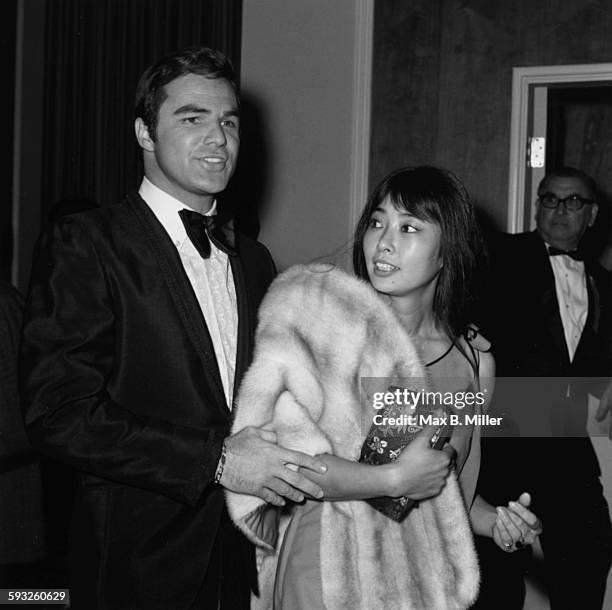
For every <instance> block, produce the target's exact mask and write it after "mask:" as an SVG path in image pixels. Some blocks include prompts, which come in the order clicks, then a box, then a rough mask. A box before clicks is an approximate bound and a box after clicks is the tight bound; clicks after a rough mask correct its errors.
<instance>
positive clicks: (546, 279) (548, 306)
mask: <svg viewBox="0 0 612 610" xmlns="http://www.w3.org/2000/svg"><path fill="white" fill-rule="evenodd" d="M531 235H533V236H534V244H533V246H534V249H535V250H534V252H533V256H532V257H529V259H528V261H530V263H529V264H531V265H532V266H533V265H538V270H537V275H536V285H537V286H539V293H538V294H539V300H540V302H539V303H536V310H535V311H541V312H542V316H543V319H544V323H545V325H546V328H547V330H548V333H549V335H550V339H551V343H552V345H553V346H554V351H555V352H556V353H558V354H563V355H564V359H566V360H567V364H569V351H568V348H567V342H566V341H565V332H564V330H563V322H562V321H561V314H560V313H559V301H558V300H557V289H556V286H555V274H554V273H553V270H552V266H551V264H550V257H549V256H548V252H547V250H546V244H545V243H544V242H543V241H542V239H541V238H540V237H539V236H538V234H537V233H536V232H533V233H532V234H531Z"/></svg>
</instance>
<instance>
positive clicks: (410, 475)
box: [390, 426, 451, 500]
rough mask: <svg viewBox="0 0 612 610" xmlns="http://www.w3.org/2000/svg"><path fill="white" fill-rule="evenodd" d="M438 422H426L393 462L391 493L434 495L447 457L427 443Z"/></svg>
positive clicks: (420, 497) (444, 473)
mask: <svg viewBox="0 0 612 610" xmlns="http://www.w3.org/2000/svg"><path fill="white" fill-rule="evenodd" d="M437 429H438V426H427V427H426V428H424V429H423V430H421V432H419V434H418V436H417V437H416V438H415V439H414V440H413V441H412V442H411V443H410V444H409V445H408V446H407V447H406V448H405V449H404V450H403V451H402V453H401V455H400V456H399V457H398V458H397V460H396V461H395V462H393V465H394V468H395V473H394V480H393V489H392V493H391V494H390V495H391V496H395V497H398V496H408V497H409V498H413V499H414V500H423V499H425V498H431V497H433V496H437V495H438V494H439V493H440V492H441V491H442V488H443V487H444V485H445V484H446V477H447V476H448V471H449V468H450V462H451V459H450V457H449V455H448V453H447V452H446V451H439V450H438V449H432V448H431V447H430V442H431V437H432V436H433V435H434V433H435V432H436V430H437Z"/></svg>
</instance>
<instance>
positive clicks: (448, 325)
mask: <svg viewBox="0 0 612 610" xmlns="http://www.w3.org/2000/svg"><path fill="white" fill-rule="evenodd" d="M387 198H388V199H389V201H390V202H391V203H392V204H393V205H394V206H395V207H396V209H398V210H405V211H406V212H408V213H409V214H412V215H413V216H415V217H416V218H420V219H422V220H427V221H429V222H434V223H436V224H437V225H438V226H439V227H440V233H441V244H440V254H441V256H442V265H443V266H442V269H441V271H440V276H439V278H438V283H437V286H436V292H435V295H434V303H433V310H434V316H435V319H436V322H437V323H438V324H439V325H440V327H441V328H442V329H444V330H445V331H446V332H447V333H448V334H449V335H450V336H457V335H459V334H461V333H462V332H463V331H464V330H465V327H466V325H467V324H468V323H469V322H470V321H471V320H469V316H470V312H469V308H470V306H471V305H472V301H473V295H472V281H473V279H474V275H475V273H476V269H477V265H478V262H479V259H480V258H481V255H482V251H483V241H482V237H481V234H480V228H479V225H478V222H477V220H476V215H475V212H474V207H473V206H472V203H471V202H470V198H469V196H468V194H467V191H466V190H465V187H464V186H463V184H461V182H460V180H459V178H457V176H455V175H454V174H453V173H452V172H450V171H448V170H445V169H441V168H437V167H427V166H423V167H405V168H402V169H399V170H397V171H395V172H393V173H391V174H389V175H388V176H387V177H386V178H384V179H383V180H382V182H380V184H378V186H377V187H376V188H375V189H374V191H373V192H372V194H371V195H370V198H369V199H368V202H367V204H366V207H365V209H364V210H363V212H362V214H361V218H360V219H359V222H358V223H357V228H356V229H355V238H354V241H353V268H354V270H355V273H356V274H357V275H358V276H359V277H360V278H362V279H365V280H368V279H369V278H368V272H367V267H366V261H365V257H364V253H363V238H364V235H365V234H366V231H367V230H368V227H369V225H370V219H371V217H372V214H373V213H374V211H375V210H376V208H378V207H379V206H381V205H382V204H383V202H384V201H385V200H386V199H387Z"/></svg>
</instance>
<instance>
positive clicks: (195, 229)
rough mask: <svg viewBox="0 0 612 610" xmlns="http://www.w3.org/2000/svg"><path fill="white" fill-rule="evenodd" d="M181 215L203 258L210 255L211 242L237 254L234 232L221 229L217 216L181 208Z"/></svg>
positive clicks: (227, 252)
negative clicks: (216, 219) (217, 223)
mask: <svg viewBox="0 0 612 610" xmlns="http://www.w3.org/2000/svg"><path fill="white" fill-rule="evenodd" d="M179 216H180V217H181V220H182V221H183V225H185V231H186V232H187V236H188V237H189V239H190V240H191V243H193V245H194V246H195V248H196V250H197V251H198V252H199V253H200V256H201V257H202V258H209V257H210V242H211V241H212V243H213V244H215V246H217V248H219V250H223V252H225V253H226V254H229V255H230V256H236V251H235V250H234V246H235V244H234V239H233V234H232V232H231V231H230V230H229V229H228V230H223V229H220V228H219V227H217V226H216V224H215V216H204V215H202V214H200V213H199V212H193V211H192V210H181V211H180V212H179Z"/></svg>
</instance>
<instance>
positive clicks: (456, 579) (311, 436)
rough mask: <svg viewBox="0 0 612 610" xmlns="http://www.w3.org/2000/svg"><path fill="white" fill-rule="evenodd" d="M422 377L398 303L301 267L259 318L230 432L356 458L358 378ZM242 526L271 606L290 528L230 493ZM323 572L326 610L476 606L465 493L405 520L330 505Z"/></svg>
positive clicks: (279, 282)
mask: <svg viewBox="0 0 612 610" xmlns="http://www.w3.org/2000/svg"><path fill="white" fill-rule="evenodd" d="M368 377H378V378H386V379H398V378H419V379H421V380H422V379H424V378H425V372H424V369H423V367H422V365H421V363H420V361H419V358H418V356H417V353H416V351H415V348H414V346H413V344H412V342H411V340H410V338H409V337H408V335H407V334H406V333H405V332H404V331H403V329H402V327H401V325H400V323H399V321H398V320H397V318H396V316H395V314H394V313H393V311H392V310H391V309H390V307H389V306H388V305H387V304H386V303H385V302H384V301H383V300H382V299H381V298H380V296H379V295H378V294H377V293H376V292H375V291H374V290H373V289H372V288H371V287H370V286H369V285H368V284H366V283H365V282H362V281H360V280H358V279H356V278H354V277H352V276H349V275H348V274H346V273H344V272H342V271H341V270H339V269H337V268H333V267H330V266H327V265H310V266H296V267H292V268H291V269H289V270H287V271H286V272H285V273H283V274H281V275H280V276H279V277H278V278H277V279H276V280H275V281H274V283H273V284H272V286H271V288H270V290H269V292H268V294H267V295H266V297H265V299H264V301H263V303H262V306H261V309H260V313H259V325H258V329H257V335H256V349H255V357H254V360H253V364H252V365H251V367H250V368H249V370H248V371H247V373H246V375H245V378H244V380H243V382H242V385H241V388H240V391H239V394H238V399H237V405H236V417H235V422H234V426H233V430H232V431H233V432H237V431H239V430H241V429H243V428H245V427H246V426H258V427H259V426H265V427H267V428H270V429H272V430H274V431H275V432H276V433H277V436H278V442H279V444H280V445H283V446H285V447H288V448H291V449H296V450H300V451H303V452H305V453H308V454H310V455H316V454H320V453H333V454H335V455H337V456H340V457H343V458H346V459H349V460H355V461H356V460H358V459H359V454H360V450H361V446H362V444H363V442H364V439H365V436H366V434H367V433H368V430H369V427H370V425H371V423H372V406H371V404H370V403H369V402H368V400H367V398H366V397H364V396H363V395H362V393H361V392H360V387H359V380H360V379H362V378H368ZM227 500H228V507H229V511H230V515H231V517H232V519H233V520H234V522H235V523H236V524H237V525H238V527H240V528H241V529H242V530H243V531H244V532H245V534H246V535H247V536H248V537H249V538H251V540H253V542H255V544H257V545H258V546H259V547H260V548H261V549H263V550H264V554H263V555H262V557H264V561H263V563H262V571H261V572H260V582H261V589H262V597H261V599H260V600H259V606H260V607H269V605H270V603H271V602H270V599H271V598H270V595H271V587H272V582H271V581H272V580H273V575H274V565H275V562H276V553H277V550H278V549H279V548H280V539H281V537H282V529H283V525H282V524H281V526H280V529H281V533H280V535H279V529H278V527H277V525H278V520H277V519H275V518H273V519H272V520H271V519H270V517H271V512H275V511H276V509H273V508H271V507H268V506H267V505H265V503H264V502H263V501H262V500H260V499H259V498H257V497H254V496H246V495H239V494H234V493H231V492H228V493H227ZM320 557H321V575H322V585H323V600H324V603H325V606H326V608H329V609H332V610H335V609H338V610H340V609H344V608H353V609H359V608H364V609H365V608H368V609H369V608H382V607H389V608H406V609H414V610H416V609H427V610H431V609H435V610H450V609H460V608H467V607H468V606H469V605H470V603H471V602H472V601H473V600H474V598H475V596H476V593H477V590H478V580H479V573H478V565H477V560H476V555H475V552H474V547H473V541H472V534H471V531H470V527H469V523H468V518H467V514H466V511H465V507H464V504H463V500H462V497H461V492H460V490H459V486H458V484H457V481H456V479H455V477H454V474H451V475H450V476H449V478H448V481H447V484H446V486H445V488H444V490H443V491H442V493H441V494H440V495H439V496H437V497H436V498H434V499H432V500H428V501H425V502H421V503H420V505H419V507H418V508H417V509H415V510H413V511H412V512H411V513H410V514H409V516H408V518H407V519H406V520H404V521H403V522H402V523H396V522H394V521H392V520H391V519H389V518H387V517H385V516H384V515H382V514H381V513H379V512H377V511H375V510H374V509H373V508H371V507H370V506H369V505H368V504H367V503H366V502H362V501H352V502H325V503H324V504H323V507H322V510H321V540H320Z"/></svg>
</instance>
